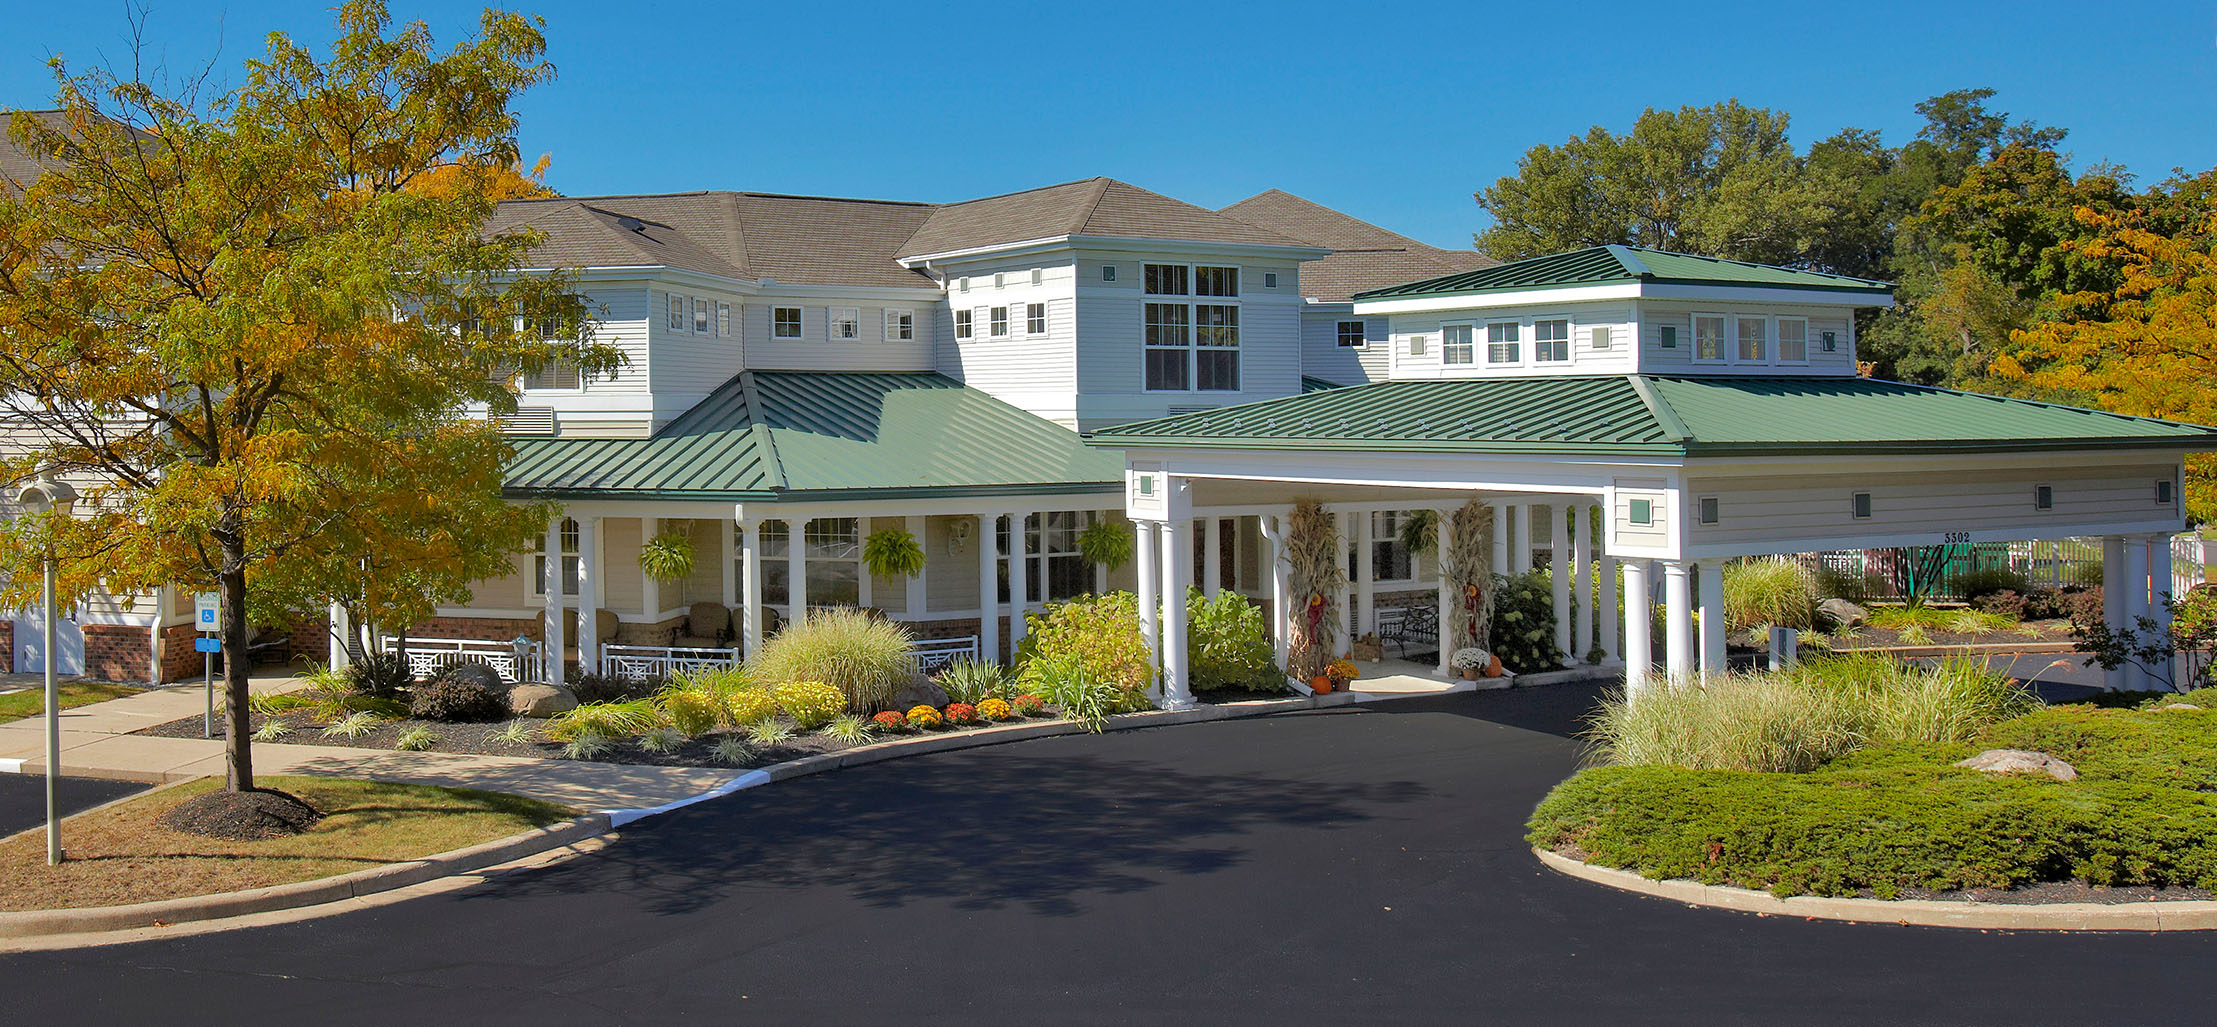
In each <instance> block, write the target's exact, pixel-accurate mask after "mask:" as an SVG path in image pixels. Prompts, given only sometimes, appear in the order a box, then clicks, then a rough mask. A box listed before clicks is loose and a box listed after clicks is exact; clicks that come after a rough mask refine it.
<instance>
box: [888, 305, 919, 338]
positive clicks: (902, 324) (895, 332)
mask: <svg viewBox="0 0 2217 1027" xmlns="http://www.w3.org/2000/svg"><path fill="white" fill-rule="evenodd" d="M885 341H887V342H915V341H916V312H915V311H913V310H894V309H891V308H888V309H887V310H886V311H885Z"/></svg>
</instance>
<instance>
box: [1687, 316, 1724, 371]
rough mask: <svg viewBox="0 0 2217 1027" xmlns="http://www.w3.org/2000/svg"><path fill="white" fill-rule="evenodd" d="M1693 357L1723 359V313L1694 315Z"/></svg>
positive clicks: (1697, 358)
mask: <svg viewBox="0 0 2217 1027" xmlns="http://www.w3.org/2000/svg"><path fill="white" fill-rule="evenodd" d="M1694 359H1695V360H1723V359H1724V315H1723V314H1695V315H1694Z"/></svg>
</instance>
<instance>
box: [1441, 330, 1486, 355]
mask: <svg viewBox="0 0 2217 1027" xmlns="http://www.w3.org/2000/svg"><path fill="white" fill-rule="evenodd" d="M1477 362H1478V330H1477V329H1476V328H1475V327H1473V326H1471V325H1441V326H1440V363H1442V364H1474V363H1477Z"/></svg>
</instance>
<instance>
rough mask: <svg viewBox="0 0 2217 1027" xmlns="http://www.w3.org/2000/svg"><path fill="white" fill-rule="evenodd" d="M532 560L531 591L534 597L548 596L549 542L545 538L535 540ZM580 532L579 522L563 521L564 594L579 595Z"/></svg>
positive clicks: (567, 519)
mask: <svg viewBox="0 0 2217 1027" xmlns="http://www.w3.org/2000/svg"><path fill="white" fill-rule="evenodd" d="M532 551H533V552H534V553H536V554H538V555H536V556H534V557H532V558H531V591H532V594H533V595H542V596H543V595H545V594H547V540H546V538H545V537H544V536H541V537H539V538H537V539H534V540H533V542H532ZM577 560H578V530H577V522H576V521H573V520H570V519H569V518H566V517H565V518H563V519H562V594H563V595H566V596H574V595H576V594H577V584H578V575H577Z"/></svg>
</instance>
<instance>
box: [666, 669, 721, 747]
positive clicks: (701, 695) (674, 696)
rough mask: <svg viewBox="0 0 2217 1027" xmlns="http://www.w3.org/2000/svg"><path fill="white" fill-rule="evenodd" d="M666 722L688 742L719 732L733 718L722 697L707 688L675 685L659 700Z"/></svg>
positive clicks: (667, 688) (670, 685) (679, 683)
mask: <svg viewBox="0 0 2217 1027" xmlns="http://www.w3.org/2000/svg"><path fill="white" fill-rule="evenodd" d="M655 706H656V707H658V708H659V709H660V710H661V711H662V718H663V719H664V720H667V721H669V723H670V726H671V727H673V728H675V729H677V731H678V732H679V733H680V734H682V735H684V736H685V737H687V738H698V737H700V736H702V735H705V734H707V733H709V732H710V731H713V730H715V729H716V727H717V726H718V725H719V724H722V723H723V722H724V720H725V718H726V717H727V716H728V715H729V714H728V713H727V711H726V710H725V705H724V702H723V700H722V697H720V696H718V695H717V694H716V693H715V692H712V691H710V690H708V689H706V688H699V687H693V686H688V685H686V684H684V683H682V682H678V681H673V682H671V683H670V684H669V685H667V686H664V687H663V689H662V691H661V693H660V694H659V695H657V696H655Z"/></svg>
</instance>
